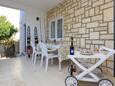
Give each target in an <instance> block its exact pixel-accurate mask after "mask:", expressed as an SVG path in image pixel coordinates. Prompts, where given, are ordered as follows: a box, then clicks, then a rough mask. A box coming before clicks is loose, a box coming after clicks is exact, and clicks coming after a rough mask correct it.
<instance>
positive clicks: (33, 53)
mask: <svg viewBox="0 0 115 86" xmlns="http://www.w3.org/2000/svg"><path fill="white" fill-rule="evenodd" d="M31 46H32V50H33V52H32V60H31V61H32V62H33V61H34V57H35V53H36V48H35V46H34V44H33V43H31Z"/></svg>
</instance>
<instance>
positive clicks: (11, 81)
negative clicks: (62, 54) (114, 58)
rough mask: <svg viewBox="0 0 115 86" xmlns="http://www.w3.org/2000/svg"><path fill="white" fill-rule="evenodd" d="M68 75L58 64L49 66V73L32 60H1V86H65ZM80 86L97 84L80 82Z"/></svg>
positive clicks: (95, 85)
mask: <svg viewBox="0 0 115 86" xmlns="http://www.w3.org/2000/svg"><path fill="white" fill-rule="evenodd" d="M67 75H68V74H67V67H65V66H63V69H62V71H61V72H60V71H59V70H58V65H57V64H53V65H49V67H48V72H45V68H44V66H43V68H40V66H39V61H38V62H37V64H36V65H34V64H32V63H31V61H30V59H27V58H23V57H20V58H13V59H6V60H5V59H3V60H0V86H65V84H64V81H65V78H66V76H67ZM110 78H111V77H110ZM111 79H112V78H111ZM112 80H115V78H113V79H112ZM114 82H115V81H114ZM79 86H97V84H96V83H87V82H79Z"/></svg>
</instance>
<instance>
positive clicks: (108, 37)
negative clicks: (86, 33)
mask: <svg viewBox="0 0 115 86" xmlns="http://www.w3.org/2000/svg"><path fill="white" fill-rule="evenodd" d="M100 39H104V40H105V39H108V40H110V39H113V35H112V34H110V35H100Z"/></svg>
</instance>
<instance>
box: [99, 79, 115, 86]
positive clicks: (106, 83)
mask: <svg viewBox="0 0 115 86" xmlns="http://www.w3.org/2000/svg"><path fill="white" fill-rule="evenodd" d="M98 86H114V85H113V83H112V82H111V81H110V80H108V79H102V80H100V81H99V83H98Z"/></svg>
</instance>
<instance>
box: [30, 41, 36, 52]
mask: <svg viewBox="0 0 115 86" xmlns="http://www.w3.org/2000/svg"><path fill="white" fill-rule="evenodd" d="M31 46H32V49H33V52H35V50H36V49H35V46H34V43H31Z"/></svg>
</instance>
